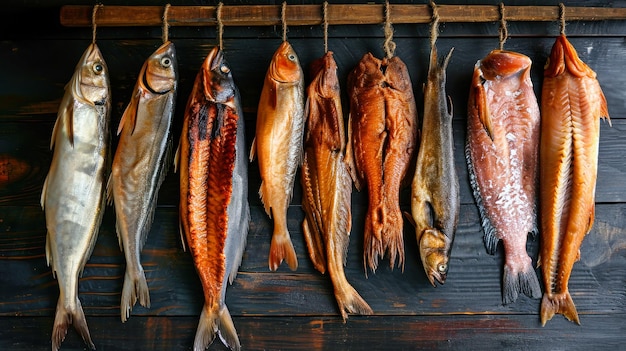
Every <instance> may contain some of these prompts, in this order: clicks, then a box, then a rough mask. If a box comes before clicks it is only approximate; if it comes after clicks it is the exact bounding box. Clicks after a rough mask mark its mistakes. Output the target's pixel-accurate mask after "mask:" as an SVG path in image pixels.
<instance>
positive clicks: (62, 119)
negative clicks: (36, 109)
mask: <svg viewBox="0 0 626 351" xmlns="http://www.w3.org/2000/svg"><path fill="white" fill-rule="evenodd" d="M76 84H78V87H76V88H77V89H80V81H79V79H78V78H77V77H76V75H74V76H73V77H72V80H71V81H70V82H69V83H67V85H66V86H65V90H66V91H67V89H71V86H72V85H76ZM73 97H74V95H73V94H69V93H67V92H66V93H65V95H63V99H62V100H61V103H60V105H59V111H58V113H57V119H56V121H55V122H54V127H53V128H52V138H51V139H50V149H51V150H52V148H53V147H54V141H55V140H56V138H57V133H61V130H60V129H61V126H62V125H66V126H67V129H68V130H67V136H68V138H69V141H70V144H71V145H72V147H73V146H74V134H73V132H74V128H73V126H72V123H73V118H72V115H73V113H74V98H73Z"/></svg>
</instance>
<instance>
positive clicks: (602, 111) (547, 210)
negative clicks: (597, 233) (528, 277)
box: [539, 35, 611, 325]
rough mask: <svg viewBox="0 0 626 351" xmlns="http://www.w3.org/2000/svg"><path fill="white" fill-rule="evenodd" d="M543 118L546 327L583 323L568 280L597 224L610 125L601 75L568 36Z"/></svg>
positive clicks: (556, 55)
mask: <svg viewBox="0 0 626 351" xmlns="http://www.w3.org/2000/svg"><path fill="white" fill-rule="evenodd" d="M541 115H542V117H541V118H542V120H541V145H540V156H539V157H540V158H539V159H540V162H541V166H540V169H541V171H540V172H541V177H540V179H541V180H540V190H539V191H540V208H541V248H540V258H539V264H540V267H541V271H542V274H543V283H544V294H543V299H542V301H541V323H542V324H543V325H545V323H546V322H547V321H548V320H550V319H552V317H553V316H554V315H555V314H557V313H559V314H563V315H564V316H565V317H566V318H567V319H569V320H570V321H573V322H576V323H578V324H580V321H579V319H578V313H577V311H576V306H575V305H574V301H573V300H572V297H571V296H570V294H569V290H568V281H569V277H570V274H571V273H572V268H573V266H574V262H575V261H576V260H578V258H579V257H580V251H579V249H580V245H581V243H582V241H583V238H584V237H585V235H587V233H588V232H589V230H591V227H592V225H593V221H594V214H595V188H596V177H597V172H598V147H599V138H600V118H604V119H607V120H608V121H609V124H610V122H611V121H610V118H609V112H608V108H607V104H606V99H605V97H604V94H603V93H602V89H601V88H600V84H599V83H598V80H597V79H596V73H595V72H594V71H593V70H591V68H589V66H587V65H586V64H585V63H584V62H583V61H582V60H581V59H580V58H579V57H578V54H577V53H576V49H575V48H574V47H573V46H572V44H570V43H569V41H568V40H567V38H566V37H565V36H564V35H561V36H559V37H558V38H557V39H556V42H555V43H554V46H552V52H551V53H550V57H549V58H548V62H547V63H546V66H545V70H544V79H543V87H542V93H541Z"/></svg>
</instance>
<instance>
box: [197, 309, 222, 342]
mask: <svg viewBox="0 0 626 351" xmlns="http://www.w3.org/2000/svg"><path fill="white" fill-rule="evenodd" d="M218 328H219V313H218V311H216V309H214V308H210V307H209V306H207V305H206V304H205V305H204V306H203V307H202V313H201V314H200V321H199V322H198V329H196V337H195V339H194V342H193V350H194V351H204V350H206V349H207V348H208V347H209V345H211V343H212V342H213V339H215V334H216V333H217V330H218Z"/></svg>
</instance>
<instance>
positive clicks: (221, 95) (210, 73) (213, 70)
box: [202, 46, 235, 104]
mask: <svg viewBox="0 0 626 351" xmlns="http://www.w3.org/2000/svg"><path fill="white" fill-rule="evenodd" d="M202 79H203V86H204V96H205V97H206V98H207V100H209V101H213V102H216V103H223V104H229V103H234V102H233V101H234V97H235V82H234V80H233V76H232V73H231V70H230V66H229V65H228V63H227V62H226V60H225V59H224V54H223V53H222V50H220V48H219V47H218V46H216V47H214V48H213V49H212V50H211V52H209V54H208V55H207V57H206V59H205V60H204V63H203V64H202Z"/></svg>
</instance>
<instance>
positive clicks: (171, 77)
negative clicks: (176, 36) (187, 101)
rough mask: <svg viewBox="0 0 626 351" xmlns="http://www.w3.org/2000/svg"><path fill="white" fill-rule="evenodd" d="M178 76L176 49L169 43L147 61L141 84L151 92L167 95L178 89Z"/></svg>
mask: <svg viewBox="0 0 626 351" xmlns="http://www.w3.org/2000/svg"><path fill="white" fill-rule="evenodd" d="M177 76H178V63H177V60H176V48H175V46H174V43H172V42H170V41H168V42H166V43H164V44H163V45H161V47H159V48H158V49H157V50H156V51H155V52H154V53H153V54H152V55H151V56H150V57H149V58H148V60H146V64H145V70H144V72H143V77H142V81H141V83H142V84H143V85H144V86H145V87H147V88H148V90H149V91H152V92H154V93H157V94H165V93H167V92H169V91H171V90H173V89H176V82H177Z"/></svg>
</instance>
